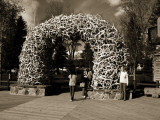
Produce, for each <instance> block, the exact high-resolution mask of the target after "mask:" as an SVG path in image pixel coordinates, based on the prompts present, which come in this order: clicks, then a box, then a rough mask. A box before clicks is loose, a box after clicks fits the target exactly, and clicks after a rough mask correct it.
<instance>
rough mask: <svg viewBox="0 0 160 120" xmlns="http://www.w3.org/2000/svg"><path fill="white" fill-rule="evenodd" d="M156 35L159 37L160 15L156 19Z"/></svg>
mask: <svg viewBox="0 0 160 120" xmlns="http://www.w3.org/2000/svg"><path fill="white" fill-rule="evenodd" d="M157 34H158V35H157V36H158V37H160V17H159V18H158V19H157Z"/></svg>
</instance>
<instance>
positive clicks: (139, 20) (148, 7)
mask: <svg viewBox="0 0 160 120" xmlns="http://www.w3.org/2000/svg"><path fill="white" fill-rule="evenodd" d="M154 2H155V1H150V0H131V1H129V2H124V3H123V4H122V8H123V10H124V15H123V16H122V18H121V25H122V30H123V34H124V38H125V43H126V45H127V47H128V52H129V54H130V57H129V59H130V64H131V65H132V68H133V72H134V73H133V74H134V75H135V67H136V63H137V62H139V63H141V62H144V60H146V59H148V55H149V54H150V53H151V52H152V51H153V50H151V49H152V47H151V46H150V45H149V44H148V39H147V37H146V35H147V31H148V27H149V22H148V20H149V18H150V16H151V13H152V8H153V5H154ZM134 79H135V76H134Z"/></svg>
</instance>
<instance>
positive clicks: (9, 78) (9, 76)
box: [7, 72, 11, 90]
mask: <svg viewBox="0 0 160 120" xmlns="http://www.w3.org/2000/svg"><path fill="white" fill-rule="evenodd" d="M10 80H11V73H10V72H9V74H8V82H7V89H8V90H9V86H10Z"/></svg>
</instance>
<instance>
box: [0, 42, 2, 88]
mask: <svg viewBox="0 0 160 120" xmlns="http://www.w3.org/2000/svg"><path fill="white" fill-rule="evenodd" d="M0 81H2V42H1V41H0ZM1 85H2V82H1Z"/></svg>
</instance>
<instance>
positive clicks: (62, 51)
mask: <svg viewBox="0 0 160 120" xmlns="http://www.w3.org/2000/svg"><path fill="white" fill-rule="evenodd" d="M54 52H55V54H54V67H56V68H63V67H64V66H65V65H66V60H67V59H66V58H67V50H66V47H65V46H64V45H63V41H62V37H61V36H59V37H57V38H56V43H55V51H54Z"/></svg>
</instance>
